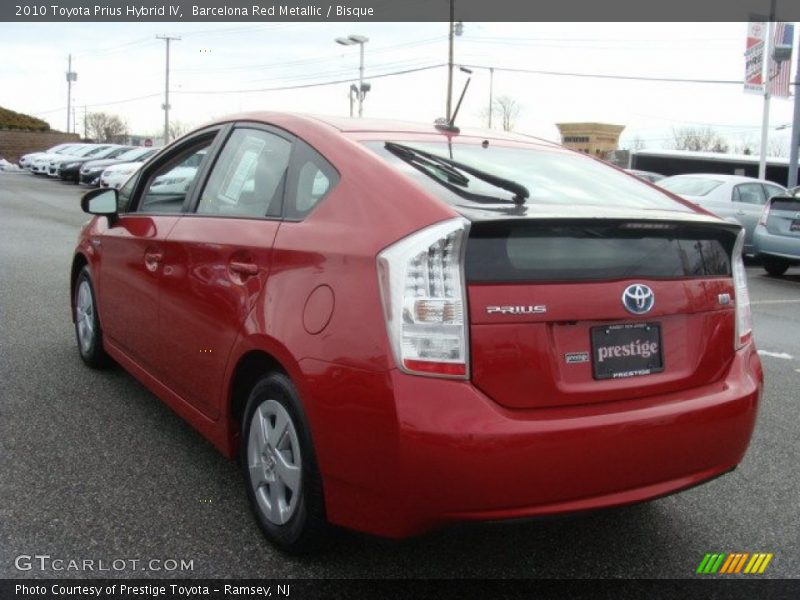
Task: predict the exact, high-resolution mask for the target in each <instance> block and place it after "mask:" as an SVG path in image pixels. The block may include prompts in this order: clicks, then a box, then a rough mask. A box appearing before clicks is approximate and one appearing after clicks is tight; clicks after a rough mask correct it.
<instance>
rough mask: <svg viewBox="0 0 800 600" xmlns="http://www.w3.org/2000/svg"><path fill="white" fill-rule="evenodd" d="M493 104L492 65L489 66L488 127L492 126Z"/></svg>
mask: <svg viewBox="0 0 800 600" xmlns="http://www.w3.org/2000/svg"><path fill="white" fill-rule="evenodd" d="M493 104H494V67H489V129H491V128H492V105H493Z"/></svg>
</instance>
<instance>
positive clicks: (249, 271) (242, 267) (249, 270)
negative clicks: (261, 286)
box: [228, 260, 258, 277]
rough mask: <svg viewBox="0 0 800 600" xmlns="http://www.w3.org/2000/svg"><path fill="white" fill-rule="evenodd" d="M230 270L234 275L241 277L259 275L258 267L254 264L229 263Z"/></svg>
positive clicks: (234, 261) (235, 261) (233, 261)
mask: <svg viewBox="0 0 800 600" xmlns="http://www.w3.org/2000/svg"><path fill="white" fill-rule="evenodd" d="M228 268H229V269H230V270H231V271H233V272H234V273H239V275H244V276H247V277H249V276H250V275H257V274H258V265H256V264H254V263H249V262H241V261H237V260H232V261H231V262H229V263H228Z"/></svg>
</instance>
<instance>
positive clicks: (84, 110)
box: [83, 104, 89, 139]
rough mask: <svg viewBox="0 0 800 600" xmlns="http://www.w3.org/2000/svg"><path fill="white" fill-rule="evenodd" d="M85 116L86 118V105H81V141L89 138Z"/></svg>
mask: <svg viewBox="0 0 800 600" xmlns="http://www.w3.org/2000/svg"><path fill="white" fill-rule="evenodd" d="M87 116H88V113H87V112H86V105H85V104H84V105H83V139H86V138H87V137H89V130H88V128H87V124H86V117H87Z"/></svg>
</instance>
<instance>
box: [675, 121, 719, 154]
mask: <svg viewBox="0 0 800 600" xmlns="http://www.w3.org/2000/svg"><path fill="white" fill-rule="evenodd" d="M672 138H673V139H672V146H673V148H675V150H693V151H695V152H722V153H724V152H727V151H728V148H729V146H728V142H727V141H725V138H723V137H722V136H721V135H720V134H718V133H717V132H716V131H714V129H713V128H711V127H682V128H680V129H673V130H672Z"/></svg>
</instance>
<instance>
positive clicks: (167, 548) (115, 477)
mask: <svg viewBox="0 0 800 600" xmlns="http://www.w3.org/2000/svg"><path fill="white" fill-rule="evenodd" d="M82 191H83V190H82V189H80V188H78V187H77V186H74V185H68V184H63V183H61V182H57V181H53V180H49V179H45V178H40V177H34V176H32V175H29V174H27V173H25V174H12V173H3V172H0V282H1V283H0V473H2V476H0V577H56V576H67V577H86V576H91V575H92V574H94V575H95V576H97V575H101V576H125V577H133V576H140V577H150V576H152V577H165V576H180V577H237V578H240V577H242V578H243V577H258V578H262V577H266V578H283V577H309V578H311V577H319V578H326V577H336V578H340V577H378V578H382V577H423V578H424V577H456V578H462V577H464V578H467V577H469V578H502V577H575V578H578V577H580V578H584V577H614V578H619V577H646V578H661V577H670V578H674V577H677V578H680V577H693V576H694V572H695V569H696V568H697V566H698V564H699V562H700V560H701V559H702V558H703V556H704V554H705V553H707V552H771V553H773V554H774V558H773V560H772V562H771V563H770V565H769V568H768V569H767V571H766V573H765V574H764V575H763V577H776V578H777V577H781V578H787V577H800V535H798V533H799V532H800V527H799V526H798V524H799V523H800V502H798V498H800V461H798V459H797V457H798V456H800V425H798V423H800V268H793V269H790V271H789V272H788V273H787V275H786V276H785V277H784V278H781V279H773V278H770V277H767V276H766V275H765V274H764V272H763V270H762V269H761V268H760V267H758V266H757V265H752V266H750V267H748V276H749V281H750V295H751V300H752V304H753V313H754V322H755V337H756V341H757V344H758V346H759V348H760V350H761V351H762V360H763V364H764V368H765V372H766V380H767V386H766V393H765V396H764V398H763V402H762V406H761V412H760V416H759V421H758V426H757V429H756V432H755V435H754V438H753V442H752V444H751V447H750V450H749V452H748V454H747V456H746V457H745V459H744V461H743V463H742V464H741V465H740V467H739V468H738V469H737V470H736V471H734V472H733V473H731V474H729V475H727V476H724V477H722V478H720V479H717V480H715V481H712V482H710V483H708V484H706V485H704V486H701V487H698V488H695V489H692V490H689V491H687V492H684V493H682V494H678V495H675V496H670V497H667V498H663V499H660V500H657V501H655V502H651V503H647V504H642V505H638V506H633V507H627V508H623V509H614V510H608V511H603V512H597V513H591V514H585V515H580V516H572V517H568V518H558V519H546V520H531V521H524V522H503V523H484V524H470V525H460V526H455V527H451V528H448V529H445V530H441V531H437V532H434V533H431V534H428V535H425V536H422V537H418V538H414V539H410V540H405V541H400V542H397V541H390V540H383V539H377V538H373V537H369V536H363V535H358V534H355V533H349V532H337V533H336V535H335V539H334V542H333V544H332V546H331V548H330V549H329V550H328V551H326V552H324V553H322V554H320V555H317V556H314V557H311V558H306V559H296V558H288V557H286V556H284V555H281V554H280V553H277V552H276V551H275V550H273V549H272V548H271V546H269V544H268V543H267V542H266V541H265V540H264V539H263V537H262V535H261V533H260V531H259V530H258V528H257V526H256V524H255V522H254V520H253V519H252V517H251V515H250V512H249V509H248V506H247V504H246V499H245V494H244V491H243V486H242V479H241V476H240V473H239V469H238V467H237V465H236V464H234V463H232V462H229V461H228V460H226V459H225V458H223V457H222V456H221V455H219V454H218V453H217V452H216V451H215V450H214V448H213V447H212V446H211V445H210V444H209V443H207V442H206V441H205V440H204V439H203V438H202V437H201V436H200V434H198V433H196V432H195V431H194V430H193V429H191V428H190V427H189V425H187V424H186V423H185V422H184V421H182V420H181V419H179V418H178V417H177V416H175V415H174V414H173V413H172V412H171V411H170V410H169V409H168V408H166V406H164V405H163V404H162V403H161V402H160V401H159V400H158V399H156V398H155V397H154V396H152V395H151V394H150V393H149V392H147V391H146V390H145V389H144V388H143V387H142V386H141V385H139V384H138V383H137V382H136V381H135V380H134V379H133V378H132V377H130V376H129V375H127V374H126V373H125V372H123V371H122V370H120V369H118V368H117V369H112V370H110V371H106V372H93V371H90V370H88V369H86V368H85V367H84V366H83V365H82V363H81V361H80V359H79V357H78V353H77V351H76V349H75V341H74V334H73V329H72V324H71V321H70V314H69V301H68V288H69V285H68V284H69V282H68V273H69V265H70V262H71V257H72V250H73V246H74V243H75V239H76V236H77V233H78V229H79V227H80V226H81V224H82V223H83V222H85V221H86V220H87V217H86V215H84V214H83V213H82V212H81V211H80V208H79V198H80V194H81V192H82ZM708 443H709V444H713V443H715V442H714V440H709V441H708ZM697 451H698V452H702V451H703V448H698V449H697ZM35 554H39V555H50V556H51V557H52V558H54V559H55V558H60V559H64V560H65V561H68V560H73V559H94V560H105V561H107V563H110V562H111V561H113V560H117V559H123V560H126V561H132V560H136V561H141V562H140V563H137V565H138V566H139V567H141V566H142V564H143V563H146V562H147V561H150V560H152V559H156V560H160V561H167V560H176V561H178V562H180V561H181V560H183V561H192V567H193V568H192V570H190V571H180V570H177V571H165V570H163V568H162V570H160V571H155V570H151V571H141V570H138V569H136V570H134V569H133V568H129V567H130V565H133V564H134V563H131V562H128V563H127V565H128V566H126V568H124V569H121V570H111V571H109V572H105V573H96V572H95V573H86V572H80V571H61V572H55V571H52V570H47V569H45V570H44V571H42V570H39V569H37V568H33V569H31V570H25V571H21V570H18V569H17V568H16V567H15V559H16V557H18V556H20V555H35ZM159 564H162V565H163V564H164V563H163V562H162V563H159ZM169 564H171V563H169Z"/></svg>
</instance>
